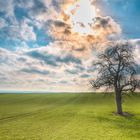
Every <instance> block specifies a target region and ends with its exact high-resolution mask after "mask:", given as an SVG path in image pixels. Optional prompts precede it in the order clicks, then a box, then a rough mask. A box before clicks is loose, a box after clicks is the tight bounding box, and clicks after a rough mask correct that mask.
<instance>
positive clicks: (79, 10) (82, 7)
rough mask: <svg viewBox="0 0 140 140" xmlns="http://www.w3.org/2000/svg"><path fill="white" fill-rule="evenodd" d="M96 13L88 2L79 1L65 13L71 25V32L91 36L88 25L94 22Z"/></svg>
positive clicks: (85, 0)
mask: <svg viewBox="0 0 140 140" xmlns="http://www.w3.org/2000/svg"><path fill="white" fill-rule="evenodd" d="M97 12H98V9H96V8H95V6H94V5H92V4H91V1H90V0H79V1H77V2H76V3H75V4H74V5H73V6H70V7H69V8H68V9H67V11H66V13H67V14H68V15H69V16H70V20H71V21H72V23H73V30H74V31H75V32H78V33H80V34H93V30H92V29H91V28H90V24H91V23H93V22H94V21H93V19H94V18H95V17H96V16H97Z"/></svg>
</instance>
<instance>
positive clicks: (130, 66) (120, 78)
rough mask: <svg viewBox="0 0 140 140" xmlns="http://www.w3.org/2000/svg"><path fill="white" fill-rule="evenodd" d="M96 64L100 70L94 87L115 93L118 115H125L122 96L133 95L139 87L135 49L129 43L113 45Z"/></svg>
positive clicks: (93, 84) (92, 82) (100, 56)
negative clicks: (125, 94) (107, 89)
mask: <svg viewBox="0 0 140 140" xmlns="http://www.w3.org/2000/svg"><path fill="white" fill-rule="evenodd" d="M98 58H99V60H98V62H97V63H96V64H95V66H96V68H97V70H98V76H97V78H96V80H92V81H91V85H92V87H94V88H96V89H99V88H100V87H107V88H109V89H113V90H114V92H115V99H116V105H117V113H118V114H120V115H123V110H122V95H123V94H124V93H130V92H131V93H133V92H134V91H135V90H136V88H138V87H139V85H140V81H139V80H138V79H137V66H138V65H137V64H136V62H135V60H134V55H133V48H132V47H131V46H130V44H129V43H113V44H112V45H111V46H110V47H109V48H108V49H106V50H105V52H104V53H102V54H100V55H99V57H98Z"/></svg>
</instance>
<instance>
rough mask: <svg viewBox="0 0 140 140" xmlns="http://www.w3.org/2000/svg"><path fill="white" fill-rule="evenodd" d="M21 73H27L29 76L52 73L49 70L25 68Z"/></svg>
mask: <svg viewBox="0 0 140 140" xmlns="http://www.w3.org/2000/svg"><path fill="white" fill-rule="evenodd" d="M20 72H25V73H29V74H41V75H48V74H49V73H50V72H49V71H47V70H39V69H37V68H23V69H21V70H20Z"/></svg>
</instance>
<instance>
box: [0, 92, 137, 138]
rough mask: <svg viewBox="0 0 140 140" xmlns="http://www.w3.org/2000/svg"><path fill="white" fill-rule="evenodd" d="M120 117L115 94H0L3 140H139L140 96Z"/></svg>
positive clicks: (127, 99) (127, 101)
mask: <svg viewBox="0 0 140 140" xmlns="http://www.w3.org/2000/svg"><path fill="white" fill-rule="evenodd" d="M123 107H124V111H126V112H130V113H132V114H134V116H131V117H120V116H118V115H115V114H113V113H112V112H114V111H116V108H115V103H114V96H113V94H109V95H104V94H94V93H93V94H91V93H86V94H82V93H79V94H0V140H139V139H140V95H139V94H137V95H135V96H131V97H129V96H127V97H125V100H124V103H123Z"/></svg>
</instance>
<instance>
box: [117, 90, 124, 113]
mask: <svg viewBox="0 0 140 140" xmlns="http://www.w3.org/2000/svg"><path fill="white" fill-rule="evenodd" d="M115 94H116V105H117V113H118V114H120V115H123V111H122V95H121V92H120V91H118V90H116V91H115Z"/></svg>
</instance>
